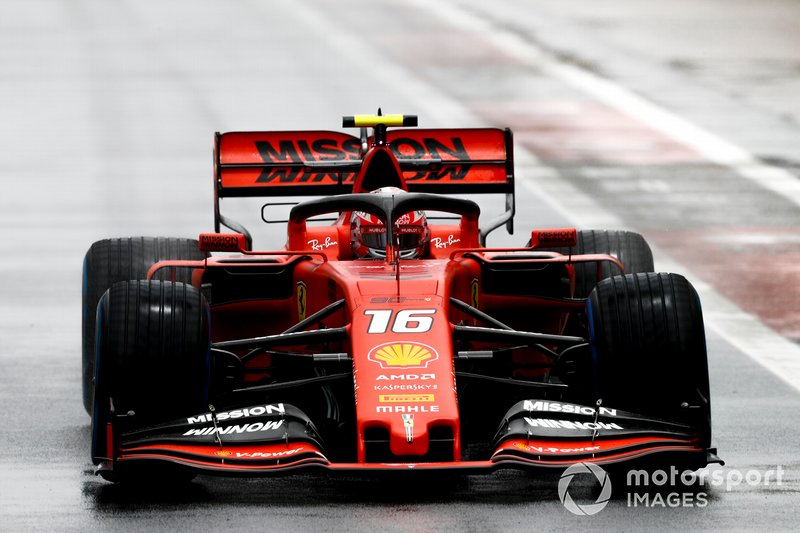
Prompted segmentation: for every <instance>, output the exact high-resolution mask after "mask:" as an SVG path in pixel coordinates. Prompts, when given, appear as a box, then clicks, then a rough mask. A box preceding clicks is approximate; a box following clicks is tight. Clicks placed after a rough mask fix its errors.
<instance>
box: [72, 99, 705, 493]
mask: <svg viewBox="0 0 800 533" xmlns="http://www.w3.org/2000/svg"><path fill="white" fill-rule="evenodd" d="M343 126H345V127H355V128H359V131H360V135H359V136H353V135H349V134H346V133H342V132H334V131H270V132H231V133H224V134H217V135H216V138H215V151H214V163H215V165H214V207H215V210H214V232H212V233H204V234H200V236H199V239H196V240H195V239H185V238H163V237H135V238H117V239H105V240H101V241H98V242H96V243H94V244H93V245H92V246H91V248H90V249H89V251H88V252H87V254H86V257H85V262H84V267H83V319H84V320H83V399H84V405H85V407H86V409H87V411H88V412H89V413H90V414H91V417H92V450H91V456H92V460H93V462H94V463H95V464H96V465H98V472H99V474H100V475H102V476H103V477H104V478H105V479H107V480H111V481H128V480H134V479H138V478H140V477H141V476H143V475H144V474H143V473H144V472H146V473H147V474H146V475H147V476H149V479H167V478H180V479H182V478H191V477H192V476H193V475H194V474H197V473H206V474H208V473H216V474H222V475H226V474H227V475H240V474H251V475H268V474H273V473H283V472H286V471H289V470H298V469H323V470H329V471H334V472H336V471H341V472H350V473H352V472H356V471H362V472H363V471H407V470H411V469H413V470H424V471H450V472H462V473H470V474H472V473H484V472H485V473H489V472H493V471H495V470H497V469H501V468H517V469H536V468H546V467H558V468H564V467H567V466H569V465H571V464H574V463H577V462H591V463H596V464H599V465H604V466H606V467H611V468H613V467H614V465H625V466H631V465H633V464H636V465H637V467H638V466H639V465H656V466H658V467H663V466H664V465H675V466H680V467H682V468H700V467H703V466H705V465H706V464H708V463H709V462H712V461H718V459H717V457H716V455H715V450H714V449H713V448H711V447H710V446H711V417H710V398H709V380H708V366H707V358H706V345H705V334H704V329H703V318H702V312H701V308H700V302H699V299H698V296H697V293H696V292H695V290H694V288H693V287H692V285H691V284H690V283H689V282H688V281H687V280H686V279H685V278H684V277H682V276H680V275H677V274H668V273H657V272H655V270H654V266H653V257H652V253H651V250H650V248H649V246H648V245H647V243H646V242H645V240H644V239H643V238H642V236H641V235H639V234H637V233H633V232H628V231H605V230H576V229H574V228H559V229H533V230H531V231H529V232H527V235H526V238H527V239H529V240H528V242H527V244H524V245H522V242H521V243H520V246H519V247H514V248H488V247H486V246H485V242H486V236H487V234H488V233H489V232H490V231H492V230H494V229H497V228H499V227H501V226H505V227H506V229H507V230H508V232H509V233H512V232H513V220H514V213H515V193H514V164H513V163H514V161H513V149H512V148H513V143H512V134H511V132H510V131H509V130H502V129H493V128H476V129H416V128H413V126H416V117H414V116H404V115H386V116H384V115H381V114H380V113H379V114H378V115H357V116H354V117H345V119H344V124H343ZM480 194H494V195H495V197H497V195H500V196H501V197H503V198H504V199H505V210H504V212H503V213H502V214H501V215H499V216H496V217H494V218H493V219H491V220H489V221H486V222H483V221H481V219H480V208H479V205H478V204H477V203H476V202H474V201H473V200H472V199H471V198H474V197H475V196H476V195H480ZM305 196H313V197H315V198H313V199H309V200H306V201H302V202H299V203H296V204H293V206H292V207H291V209H290V210H289V208H286V212H287V213H288V216H287V218H288V220H284V221H282V222H283V223H285V228H286V229H285V231H286V244H285V246H284V247H282V248H280V249H272V250H256V249H253V238H252V236H251V233H250V232H249V231H248V230H247V229H246V228H245V227H244V226H243V225H242V224H240V223H238V222H236V221H234V220H233V219H231V218H228V217H227V216H225V215H223V214H222V212H221V207H222V204H223V201H224V200H226V199H231V198H258V197H267V198H273V199H274V198H279V199H285V198H288V197H305ZM278 203H280V204H285V203H286V202H278ZM226 205H227V203H226ZM274 205H277V204H276V203H267V204H266V205H265V207H264V209H268V208H269V207H270V206H274ZM262 216H263V215H262ZM264 219H265V221H268V219H267V217H266V216H264ZM270 221H271V220H270ZM281 227H283V226H281ZM223 228H227V230H230V231H225V232H224V231H223ZM520 240H521V241H523V240H524V239H520Z"/></svg>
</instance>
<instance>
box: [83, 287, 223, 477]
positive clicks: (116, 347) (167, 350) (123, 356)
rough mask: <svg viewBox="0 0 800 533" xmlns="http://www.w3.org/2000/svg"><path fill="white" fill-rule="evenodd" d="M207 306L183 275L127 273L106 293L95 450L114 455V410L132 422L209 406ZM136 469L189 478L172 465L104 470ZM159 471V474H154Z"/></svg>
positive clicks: (100, 317) (132, 473) (126, 473)
mask: <svg viewBox="0 0 800 533" xmlns="http://www.w3.org/2000/svg"><path fill="white" fill-rule="evenodd" d="M208 319H209V309H208V304H207V303H206V301H205V298H203V296H202V295H201V294H200V292H199V291H198V290H197V289H196V288H194V287H192V286H191V285H186V284H185V283H172V282H169V281H123V282H120V283H116V284H114V286H113V287H111V289H109V290H108V291H107V292H106V293H105V294H104V295H103V297H102V298H101V300H100V304H99V306H98V313H97V329H98V336H97V339H98V344H97V354H96V363H95V365H94V366H95V383H96V386H95V388H94V398H93V414H92V458H93V460H94V461H95V462H103V461H104V460H107V459H109V458H108V457H107V456H108V455H109V453H108V452H107V451H106V448H107V440H106V428H107V424H108V422H109V421H110V420H111V416H112V412H111V411H112V407H111V406H112V405H113V411H114V413H115V414H116V415H126V417H129V418H126V419H125V421H126V422H127V421H130V422H131V423H132V424H134V426H135V427H144V426H148V425H154V424H158V423H161V422H166V421H170V420H173V419H176V418H179V417H181V416H186V414H187V413H197V412H203V411H205V410H206V409H207V408H208V391H209V385H210V366H211V365H210V337H209V325H208ZM137 472H147V474H146V476H147V479H148V480H151V479H152V478H153V477H154V474H153V473H154V472H156V473H161V474H163V476H165V477H170V478H175V477H179V478H180V479H185V477H184V476H181V475H180V473H181V472H182V470H181V469H177V470H176V469H175V468H174V465H169V466H167V465H164V468H160V467H159V465H158V464H156V465H155V466H154V469H153V468H149V469H137V468H128V469H127V470H122V471H120V470H112V471H107V470H106V471H103V472H101V473H103V475H104V477H106V479H111V480H113V481H141V476H139V475H138V474H137ZM155 477H158V476H155Z"/></svg>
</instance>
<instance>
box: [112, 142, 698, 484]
mask: <svg viewBox="0 0 800 533" xmlns="http://www.w3.org/2000/svg"><path fill="white" fill-rule="evenodd" d="M383 134H384V136H383V137H381V138H378V139H376V137H369V138H364V139H363V140H362V139H359V138H357V137H353V136H351V135H347V134H344V133H337V132H322V131H309V132H253V133H228V134H224V135H218V136H217V143H216V149H215V163H216V165H215V166H216V168H215V193H216V194H215V196H216V198H215V202H216V212H215V215H216V217H215V221H216V226H217V227H216V233H214V234H203V235H201V237H200V244H201V248H203V249H204V250H207V251H217V252H227V254H230V253H233V255H225V254H223V255H214V256H212V257H210V258H209V259H208V260H206V261H163V262H160V263H157V264H155V265H153V267H152V268H151V270H150V273H149V276H150V277H152V275H153V274H154V273H155V271H157V270H158V269H162V268H194V269H195V273H194V276H193V279H194V282H195V285H197V286H198V287H203V286H206V285H213V286H214V289H213V290H212V291H211V293H210V294H211V296H210V305H211V313H212V314H211V327H212V331H211V335H212V339H211V340H212V343H220V342H225V341H232V340H235V339H242V338H251V339H252V338H258V337H265V336H274V335H280V334H282V333H283V332H286V331H287V330H290V328H292V327H293V326H294V325H296V324H298V323H299V322H301V321H303V320H305V319H307V318H308V317H311V316H312V315H314V313H317V312H319V311H321V310H323V309H325V308H326V307H327V306H330V305H332V304H335V303H336V302H338V301H340V300H343V301H344V305H343V306H342V307H341V308H339V309H337V310H336V311H335V312H333V313H331V314H330V315H328V316H326V317H325V319H324V320H323V321H320V323H318V324H315V325H314V326H315V327H318V328H321V327H322V326H324V328H326V329H335V328H344V329H345V331H346V337H345V338H344V339H342V340H338V341H332V342H331V341H326V342H325V343H324V346H323V345H320V344H314V343H313V342H307V343H305V345H304V346H293V347H292V348H291V349H292V351H295V352H300V353H306V354H308V355H313V354H315V353H320V352H325V353H338V354H346V355H347V358H349V360H350V361H351V369H352V384H351V385H350V386H351V387H352V398H353V400H352V406H351V409H352V422H353V423H354V428H353V430H352V438H350V440H349V441H348V439H345V441H346V442H349V445H350V446H351V447H352V450H349V451H346V452H344V453H340V454H339V456H340V457H341V458H342V459H339V460H337V459H335V458H332V457H330V456H329V455H330V454H329V453H328V452H329V450H328V451H326V450H324V449H321V448H320V447H318V446H317V445H316V444H314V443H312V442H308V441H306V442H302V441H288V440H287V441H286V442H281V443H275V442H269V443H259V442H254V443H247V444H225V443H224V442H217V441H215V440H214V439H213V438H208V439H206V441H205V442H197V443H193V442H180V443H176V442H174V441H173V442H169V441H164V442H156V443H152V444H145V445H142V444H141V443H139V444H130V443H128V442H126V437H125V436H124V435H122V436H121V435H119V434H113V432H110V433H109V435H110V436H109V439H108V441H109V456H110V457H109V459H111V461H110V462H109V463H108V464H107V467H111V465H112V464H113V463H115V462H124V461H127V460H134V459H136V460H139V459H151V460H167V461H172V462H177V463H180V464H184V465H187V466H192V467H197V468H202V469H205V470H209V471H219V472H239V473H247V472H270V471H276V470H285V469H291V468H299V467H307V466H315V467H320V466H321V467H325V468H328V469H332V470H351V469H382V470H396V469H409V468H416V469H430V468H434V469H451V468H455V469H460V470H464V471H484V470H493V469H496V468H498V467H503V466H513V467H526V466H565V465H568V464H571V463H574V462H576V461H585V460H588V461H594V462H598V463H614V462H619V461H625V460H630V459H636V458H641V457H644V456H649V455H654V454H660V453H663V452H667V453H673V454H676V453H677V454H681V453H685V454H687V455H692V456H693V457H694V456H698V457H699V456H700V455H702V456H703V458H705V452H706V450H705V449H704V448H703V447H702V446H701V445H700V444H699V439H698V437H697V436H696V435H693V434H691V433H690V432H687V433H685V434H680V433H678V434H674V435H672V436H664V434H663V432H662V433H658V432H655V433H652V432H651V433H652V434H648V433H647V432H644V433H642V434H639V435H638V436H637V435H634V436H631V435H629V434H626V435H623V436H616V435H614V434H608V435H600V436H597V435H594V436H587V435H586V434H585V433H581V432H578V433H575V436H574V437H572V438H545V437H541V436H539V437H535V436H534V437H531V436H530V435H529V436H528V438H526V439H519V438H508V439H506V440H504V441H502V442H500V444H499V445H497V446H496V448H495V449H494V450H493V451H492V450H489V451H488V453H484V454H483V455H482V456H481V455H477V456H476V455H472V456H468V454H467V450H466V449H465V447H464V443H465V442H466V439H465V436H464V426H465V423H466V422H471V421H468V420H466V419H465V417H468V416H472V415H470V414H469V412H468V411H467V412H465V411H464V408H463V406H462V405H461V404H460V400H459V388H458V386H457V378H456V365H457V359H458V357H459V353H478V352H480V350H481V349H482V348H483V349H486V348H487V347H490V345H491V343H490V342H483V341H481V340H473V341H459V340H454V339H456V334H455V330H456V328H457V327H462V326H473V327H474V326H480V325H481V324H479V323H478V320H477V319H476V317H475V316H474V315H471V314H468V313H465V312H464V311H463V310H462V309H461V308H459V307H455V306H454V305H453V304H452V301H453V300H458V301H460V302H463V303H465V304H467V305H468V306H471V307H472V308H474V309H477V310H479V311H480V312H482V313H486V314H488V315H490V316H491V317H493V318H494V319H496V320H497V321H499V322H501V323H502V324H505V325H507V326H509V327H510V328H513V329H514V330H519V331H525V332H536V333H539V334H547V335H562V334H563V332H564V326H565V324H566V321H567V318H568V316H569V314H570V313H571V312H573V311H576V310H580V309H582V308H583V306H584V302H583V301H582V300H580V301H579V300H573V299H572V298H571V297H572V290H573V288H574V270H573V268H572V265H573V264H574V263H576V262H580V261H591V262H598V263H599V262H612V263H614V264H616V265H617V266H618V267H619V268H620V270H621V269H622V267H621V265H620V264H619V262H618V261H617V260H616V259H615V258H614V257H611V256H598V255H592V256H577V255H575V256H570V255H560V254H557V253H554V252H536V248H537V247H548V246H561V245H565V244H566V245H574V241H575V230H574V229H571V228H568V229H561V230H541V231H534V232H533V233H532V239H531V241H532V242H531V245H530V246H529V247H522V248H515V249H487V248H483V247H482V241H483V238H482V237H483V236H482V234H481V232H480V230H479V227H478V217H477V214H463V215H462V216H461V217H460V218H461V220H460V221H455V222H454V221H452V220H450V221H447V223H442V224H439V223H437V222H435V221H433V222H431V223H430V226H429V227H430V230H431V243H430V246H429V248H428V250H427V252H426V254H425V256H424V257H423V258H420V259H413V260H402V261H400V262H399V264H396V263H395V262H393V261H391V258H392V255H391V254H389V255H388V256H387V257H389V259H386V260H377V259H372V260H365V259H355V258H353V256H352V252H351V247H350V225H349V218H350V217H349V211H343V212H341V213H339V218H338V221H337V222H336V223H334V224H331V225H318V224H316V225H314V224H307V223H306V220H305V219H290V220H289V223H288V233H287V244H286V248H285V249H283V250H276V251H252V250H250V249H249V239H247V238H246V237H245V236H244V235H241V234H239V233H235V234H220V233H219V232H220V226H229V227H234V228H237V229H238V226H236V225H235V224H234V223H231V222H230V221H228V220H227V219H225V218H224V217H223V216H221V215H220V200H221V199H223V198H230V197H237V196H264V195H268V196H269V195H295V194H317V195H333V194H346V193H361V192H368V191H369V190H373V189H375V188H378V187H380V186H389V185H390V186H397V187H400V188H402V189H405V190H408V191H411V192H415V191H417V192H444V193H454V192H457V193H460V194H461V195H464V196H466V195H471V194H472V193H473V192H475V193H484V192H489V193H500V194H505V195H506V199H507V200H506V204H507V207H509V210H510V212H511V213H510V214H511V216H513V156H512V150H511V135H510V132H508V131H503V130H496V129H467V130H397V131H391V132H388V133H387V132H383ZM298 191H302V192H298ZM509 198H510V204H511V205H510V206H509ZM500 223H506V224H510V222H508V221H507V220H501V221H500ZM498 225H500V224H495V226H498ZM544 267H547V268H549V269H557V270H555V272H557V273H558V275H560V276H561V277H562V278H565V279H567V280H568V284H567V286H566V288H564V289H563V291H564V292H562V293H560V294H559V295H554V294H549V293H546V294H544V295H536V294H532V293H530V291H526V290H519V291H515V290H514V287H513V283H514V279H520V278H519V276H517V274H516V273H517V272H522V271H524V272H528V271H530V272H536V271H537V269H539V268H544ZM251 272H257V274H254V275H253V281H252V282H243V281H242V279H244V278H246V275H247V274H248V273H251ZM532 275H533V274H532ZM270 276H271V277H270ZM514 276H517V277H516V278H515V277H514ZM272 278H274V281H272ZM225 283H231V284H237V287H236V290H235V291H231V292H230V294H229V291H227V290H222V287H221V285H222V284H225ZM247 283H253V286H252V287H248V286H247ZM270 283H272V285H270ZM256 285H258V286H256ZM217 289H219V290H218V292H215V291H217ZM249 289H253V290H252V294H250V291H249ZM545 292H546V291H545ZM542 344H544V345H545V347H551V345H550V344H548V343H547V342H546V341H542ZM231 350H232V351H233V352H235V353H236V354H237V356H240V357H241V356H244V355H245V354H246V353H247V352H248V349H246V348H241V349H233V348H231ZM552 362H553V359H552V357H551V356H550V355H548V354H547V353H543V351H542V350H540V349H533V348H530V347H522V348H517V349H514V350H513V351H512V352H511V355H510V357H509V360H508V361H507V362H506V366H507V367H508V369H509V370H508V371H509V373H508V374H507V375H505V376H503V377H504V378H507V379H526V380H531V381H541V382H546V381H547V378H548V376H549V372H550V366H549V365H551V364H552ZM274 363H275V360H274V355H271V354H270V353H267V352H265V353H260V354H258V355H256V356H254V357H251V358H249V359H247V360H246V362H245V364H244V373H243V378H242V386H258V385H259V384H263V383H271V382H273V381H275V380H279V379H280V378H281V376H280V371H278V370H274V368H275V367H274ZM533 394H534V393H532V395H533ZM276 396H277V394H276ZM272 398H275V397H274V396H271V397H270V400H269V401H276V400H274V399H272ZM482 401H483V402H489V403H491V402H493V401H494V399H493V398H491V397H487V398H483V399H482ZM478 403H480V402H478ZM502 407H503V408H504V409H506V408H509V407H511V406H510V405H505V406H502ZM345 410H346V409H345ZM487 412H493V411H491V410H490V411H487ZM193 414H194V413H187V416H190V415H193ZM476 416H477V417H480V416H481V415H476ZM485 422H486V423H488V424H489V425H492V426H493V427H492V430H494V429H496V427H497V425H498V424H500V422H502V417H499V418H497V419H496V420H487V421H485ZM608 427H613V424H612V425H609V426H608ZM372 435H380V437H379V438H373V437H372ZM287 438H288V437H287ZM386 439H388V443H385V442H383V441H385V440H386ZM432 439H433V440H437V441H446V442H447V444H446V446H445V448H446V449H447V452H446V453H444V455H442V454H437V455H431V454H432V449H433V447H434V444H433V443H432ZM373 440H374V441H375V442H378V441H381V442H382V444H380V446H382V448H381V449H382V450H384V451H383V453H382V454H381V455H380V456H379V458H378V459H375V458H374V457H373V456H371V452H370V449H368V448H369V447H370V446H372V444H371V442H372V441H373ZM387 445H388V454H387V453H386V447H387ZM376 446H377V445H376ZM437 446H438V444H437Z"/></svg>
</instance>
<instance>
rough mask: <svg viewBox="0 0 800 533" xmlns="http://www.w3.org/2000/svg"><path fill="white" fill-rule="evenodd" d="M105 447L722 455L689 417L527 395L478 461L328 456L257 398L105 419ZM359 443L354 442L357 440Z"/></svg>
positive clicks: (548, 458)
mask: <svg viewBox="0 0 800 533" xmlns="http://www.w3.org/2000/svg"><path fill="white" fill-rule="evenodd" d="M108 431H109V437H110V438H109V439H108V441H109V442H108V449H107V451H108V456H107V457H105V458H103V460H102V461H101V462H100V469H99V470H100V473H103V472H104V471H113V470H114V468H115V467H117V466H119V465H123V464H127V463H134V462H142V461H147V462H169V463H174V464H178V465H182V466H184V467H189V468H192V469H197V470H198V471H202V472H203V473H209V474H215V473H216V474H222V475H269V474H279V473H286V472H289V471H296V470H298V469H325V470H328V471H333V472H355V471H402V470H406V471H407V470H447V471H457V472H460V473H465V474H475V473H490V472H493V471H495V470H498V469H503V468H514V469H540V468H548V467H550V468H565V467H567V466H569V465H571V464H575V463H579V462H591V463H595V464H599V465H603V466H607V467H608V466H614V465H629V466H632V465H634V464H635V465H637V466H639V465H642V464H645V465H656V466H663V465H679V466H681V467H682V468H691V469H696V468H701V467H703V466H706V465H707V464H709V463H713V462H721V461H720V460H719V458H718V457H717V456H716V454H715V450H713V449H706V448H704V447H703V446H701V445H700V437H699V435H697V434H696V433H695V432H693V431H692V428H691V427H690V426H686V425H681V424H676V423H672V422H667V421H664V420H658V419H654V418H649V417H644V416H640V415H637V414H634V413H628V412H622V411H617V410H615V409H607V408H601V411H600V413H598V412H597V411H596V410H595V409H594V408H593V407H587V406H579V405H575V404H565V403H560V402H553V401H546V400H526V401H525V402H519V403H518V404H516V405H515V406H514V407H512V408H511V409H510V410H509V412H508V414H507V415H506V417H505V419H504V421H503V424H502V425H501V427H500V429H499V430H498V433H497V436H496V437H495V440H494V452H493V453H491V455H489V456H488V457H487V458H485V459H482V460H463V461H450V462H397V463H389V462H382V463H361V462H358V463H357V462H336V461H332V460H330V459H329V457H328V454H327V452H326V448H325V444H324V443H323V442H322V439H321V438H320V437H319V435H318V434H317V432H316V429H315V428H314V425H313V423H312V422H311V421H310V420H309V419H308V418H307V417H306V416H305V414H304V413H302V411H300V410H299V409H297V408H296V407H293V406H291V405H284V404H274V405H255V406H249V407H243V408H240V409H234V410H230V411H227V412H223V413H211V412H209V413H203V414H199V415H195V416H190V417H187V418H185V419H181V420H176V421H173V422H170V423H167V424H161V425H159V426H154V427H149V428H143V429H135V430H132V431H125V432H117V431H116V430H115V429H114V428H112V427H111V425H109V428H108ZM354 444H355V443H354Z"/></svg>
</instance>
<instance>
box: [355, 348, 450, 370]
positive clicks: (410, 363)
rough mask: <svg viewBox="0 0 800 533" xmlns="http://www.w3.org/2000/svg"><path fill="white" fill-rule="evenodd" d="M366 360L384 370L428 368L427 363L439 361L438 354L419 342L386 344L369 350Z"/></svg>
mask: <svg viewBox="0 0 800 533" xmlns="http://www.w3.org/2000/svg"><path fill="white" fill-rule="evenodd" d="M367 359H369V360H370V361H372V362H373V363H378V364H379V365H381V368H384V369H388V368H428V363H430V362H431V361H436V360H437V359H439V354H438V353H436V350H434V349H433V348H431V347H430V346H426V345H425V344H421V343H419V342H387V343H386V344H381V345H380V346H376V347H374V348H373V349H372V350H370V352H369V354H368V355H367Z"/></svg>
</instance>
